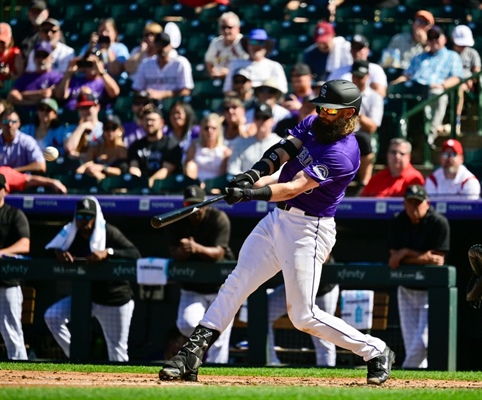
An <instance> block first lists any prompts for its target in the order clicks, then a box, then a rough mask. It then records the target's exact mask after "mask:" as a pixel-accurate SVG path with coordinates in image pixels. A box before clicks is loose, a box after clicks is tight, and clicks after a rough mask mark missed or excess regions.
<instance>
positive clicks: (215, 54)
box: [204, 34, 248, 68]
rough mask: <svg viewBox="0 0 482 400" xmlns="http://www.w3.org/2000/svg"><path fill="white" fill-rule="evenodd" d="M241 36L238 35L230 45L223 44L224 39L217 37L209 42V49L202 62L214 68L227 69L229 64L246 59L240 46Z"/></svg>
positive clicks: (246, 56)
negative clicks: (210, 64)
mask: <svg viewBox="0 0 482 400" xmlns="http://www.w3.org/2000/svg"><path fill="white" fill-rule="evenodd" d="M242 37H243V35H242V34H239V35H238V37H237V38H236V39H235V40H234V42H233V43H232V44H230V45H227V46H226V44H225V43H224V37H223V36H218V37H215V38H214V39H213V40H211V43H209V47H208V49H207V51H206V54H205V55H204V61H205V62H209V63H212V64H213V65H214V67H215V68H228V67H229V63H230V62H231V61H232V60H236V59H243V60H247V59H248V53H246V52H245V51H244V49H243V47H242V46H241V38H242Z"/></svg>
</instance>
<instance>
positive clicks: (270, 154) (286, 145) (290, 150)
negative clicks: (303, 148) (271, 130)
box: [263, 139, 299, 171]
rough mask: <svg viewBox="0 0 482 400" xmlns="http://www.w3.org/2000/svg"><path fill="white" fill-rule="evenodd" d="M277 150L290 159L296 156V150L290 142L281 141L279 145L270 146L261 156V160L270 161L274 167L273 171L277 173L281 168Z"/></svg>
mask: <svg viewBox="0 0 482 400" xmlns="http://www.w3.org/2000/svg"><path fill="white" fill-rule="evenodd" d="M277 149H282V150H284V151H285V152H286V153H287V154H288V157H289V158H290V159H292V158H293V157H296V156H297V155H298V152H299V150H298V148H297V147H296V146H295V145H294V144H293V142H291V141H290V140H286V139H282V140H280V142H279V143H276V144H275V145H273V146H271V147H270V148H269V149H268V150H266V152H265V153H264V154H263V158H266V159H268V160H271V162H272V163H273V165H274V171H277V170H278V169H279V168H280V166H281V159H280V156H279V154H278V153H277V152H276V150H277Z"/></svg>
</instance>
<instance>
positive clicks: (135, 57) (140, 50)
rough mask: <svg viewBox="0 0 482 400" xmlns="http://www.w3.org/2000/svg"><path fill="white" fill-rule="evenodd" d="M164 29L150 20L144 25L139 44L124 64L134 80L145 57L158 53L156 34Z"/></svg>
mask: <svg viewBox="0 0 482 400" xmlns="http://www.w3.org/2000/svg"><path fill="white" fill-rule="evenodd" d="M162 31H163V29H162V26H161V25H159V24H158V23H157V22H148V23H147V24H146V25H145V26H144V30H143V32H142V39H141V41H140V43H139V46H136V47H134V48H133V49H132V51H131V54H130V56H129V59H128V60H126V62H125V64H124V68H125V70H126V72H127V73H128V74H129V78H130V79H131V80H132V81H133V82H134V81H135V80H136V75H137V68H139V65H140V64H141V63H142V62H143V61H144V60H145V59H147V58H151V57H154V56H155V55H156V44H155V43H154V39H155V37H156V35H158V34H159V33H161V32H162ZM173 51H175V50H173Z"/></svg>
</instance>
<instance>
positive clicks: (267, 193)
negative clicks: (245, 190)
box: [249, 186, 273, 201]
mask: <svg viewBox="0 0 482 400" xmlns="http://www.w3.org/2000/svg"><path fill="white" fill-rule="evenodd" d="M249 190H250V192H251V193H250V198H251V200H264V201H270V200H271V196H272V195H273V192H272V190H271V188H270V187H269V186H265V187H262V188H259V189H249Z"/></svg>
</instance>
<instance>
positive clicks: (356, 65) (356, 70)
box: [351, 60, 370, 78]
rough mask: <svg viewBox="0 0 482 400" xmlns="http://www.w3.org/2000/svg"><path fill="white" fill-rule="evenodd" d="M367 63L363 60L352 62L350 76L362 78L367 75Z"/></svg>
mask: <svg viewBox="0 0 482 400" xmlns="http://www.w3.org/2000/svg"><path fill="white" fill-rule="evenodd" d="M369 65H370V64H369V63H368V61H365V60H355V61H353V65H352V67H351V74H352V75H355V76H359V77H360V78H363V77H364V76H366V75H368V67H369Z"/></svg>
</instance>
